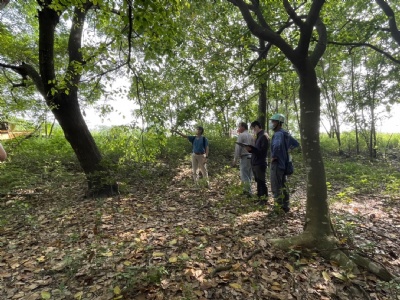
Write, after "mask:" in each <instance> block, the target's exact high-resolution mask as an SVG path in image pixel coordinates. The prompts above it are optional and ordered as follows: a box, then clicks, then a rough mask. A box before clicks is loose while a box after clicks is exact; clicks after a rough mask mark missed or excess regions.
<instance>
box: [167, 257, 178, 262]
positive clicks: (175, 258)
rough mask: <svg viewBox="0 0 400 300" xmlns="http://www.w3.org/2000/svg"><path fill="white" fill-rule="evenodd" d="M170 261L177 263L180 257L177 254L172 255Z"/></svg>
mask: <svg viewBox="0 0 400 300" xmlns="http://www.w3.org/2000/svg"><path fill="white" fill-rule="evenodd" d="M168 261H169V262H170V263H176V262H177V261H178V258H177V257H176V256H171V257H170V258H169V259H168Z"/></svg>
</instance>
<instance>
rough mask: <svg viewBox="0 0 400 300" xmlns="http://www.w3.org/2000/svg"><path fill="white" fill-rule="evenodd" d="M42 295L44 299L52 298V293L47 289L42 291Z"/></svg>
mask: <svg viewBox="0 0 400 300" xmlns="http://www.w3.org/2000/svg"><path fill="white" fill-rule="evenodd" d="M40 296H41V297H42V299H44V300H47V299H50V298H51V294H50V293H49V292H47V291H43V292H41V293H40Z"/></svg>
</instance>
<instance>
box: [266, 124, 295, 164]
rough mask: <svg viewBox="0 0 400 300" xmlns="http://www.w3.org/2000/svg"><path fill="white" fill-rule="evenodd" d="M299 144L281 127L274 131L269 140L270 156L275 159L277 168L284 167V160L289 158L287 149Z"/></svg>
mask: <svg viewBox="0 0 400 300" xmlns="http://www.w3.org/2000/svg"><path fill="white" fill-rule="evenodd" d="M285 143H286V146H285ZM299 146H300V145H299V142H298V141H297V140H296V139H294V138H293V137H292V136H291V135H290V134H289V133H288V132H287V131H285V130H283V129H282V128H281V129H279V130H278V131H276V132H275V133H274V135H273V136H272V140H271V157H272V158H276V159H277V161H278V168H279V169H282V170H285V168H286V162H287V161H288V160H289V156H288V153H287V151H288V150H289V149H293V148H296V147H299Z"/></svg>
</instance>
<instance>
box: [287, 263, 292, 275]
mask: <svg viewBox="0 0 400 300" xmlns="http://www.w3.org/2000/svg"><path fill="white" fill-rule="evenodd" d="M285 267H286V269H288V270H289V271H290V273H293V272H294V268H293V266H292V265H291V264H288V263H286V264H285Z"/></svg>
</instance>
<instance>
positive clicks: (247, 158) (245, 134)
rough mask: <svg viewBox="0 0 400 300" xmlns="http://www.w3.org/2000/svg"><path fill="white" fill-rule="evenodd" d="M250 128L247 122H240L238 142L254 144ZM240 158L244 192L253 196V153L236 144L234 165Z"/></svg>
mask: <svg viewBox="0 0 400 300" xmlns="http://www.w3.org/2000/svg"><path fill="white" fill-rule="evenodd" d="M248 128H249V127H248V126H247V123H244V122H241V123H239V127H238V132H239V136H238V137H237V142H238V143H243V144H246V145H254V140H253V137H252V135H251V134H250V133H249V131H248ZM238 160H240V180H241V181H242V185H243V194H244V195H247V196H248V197H251V194H252V193H251V177H252V174H251V173H252V170H251V153H250V152H249V151H247V149H246V147H242V146H240V145H238V144H236V146H235V153H234V156H233V162H232V166H235V165H236V163H237V161H238Z"/></svg>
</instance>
